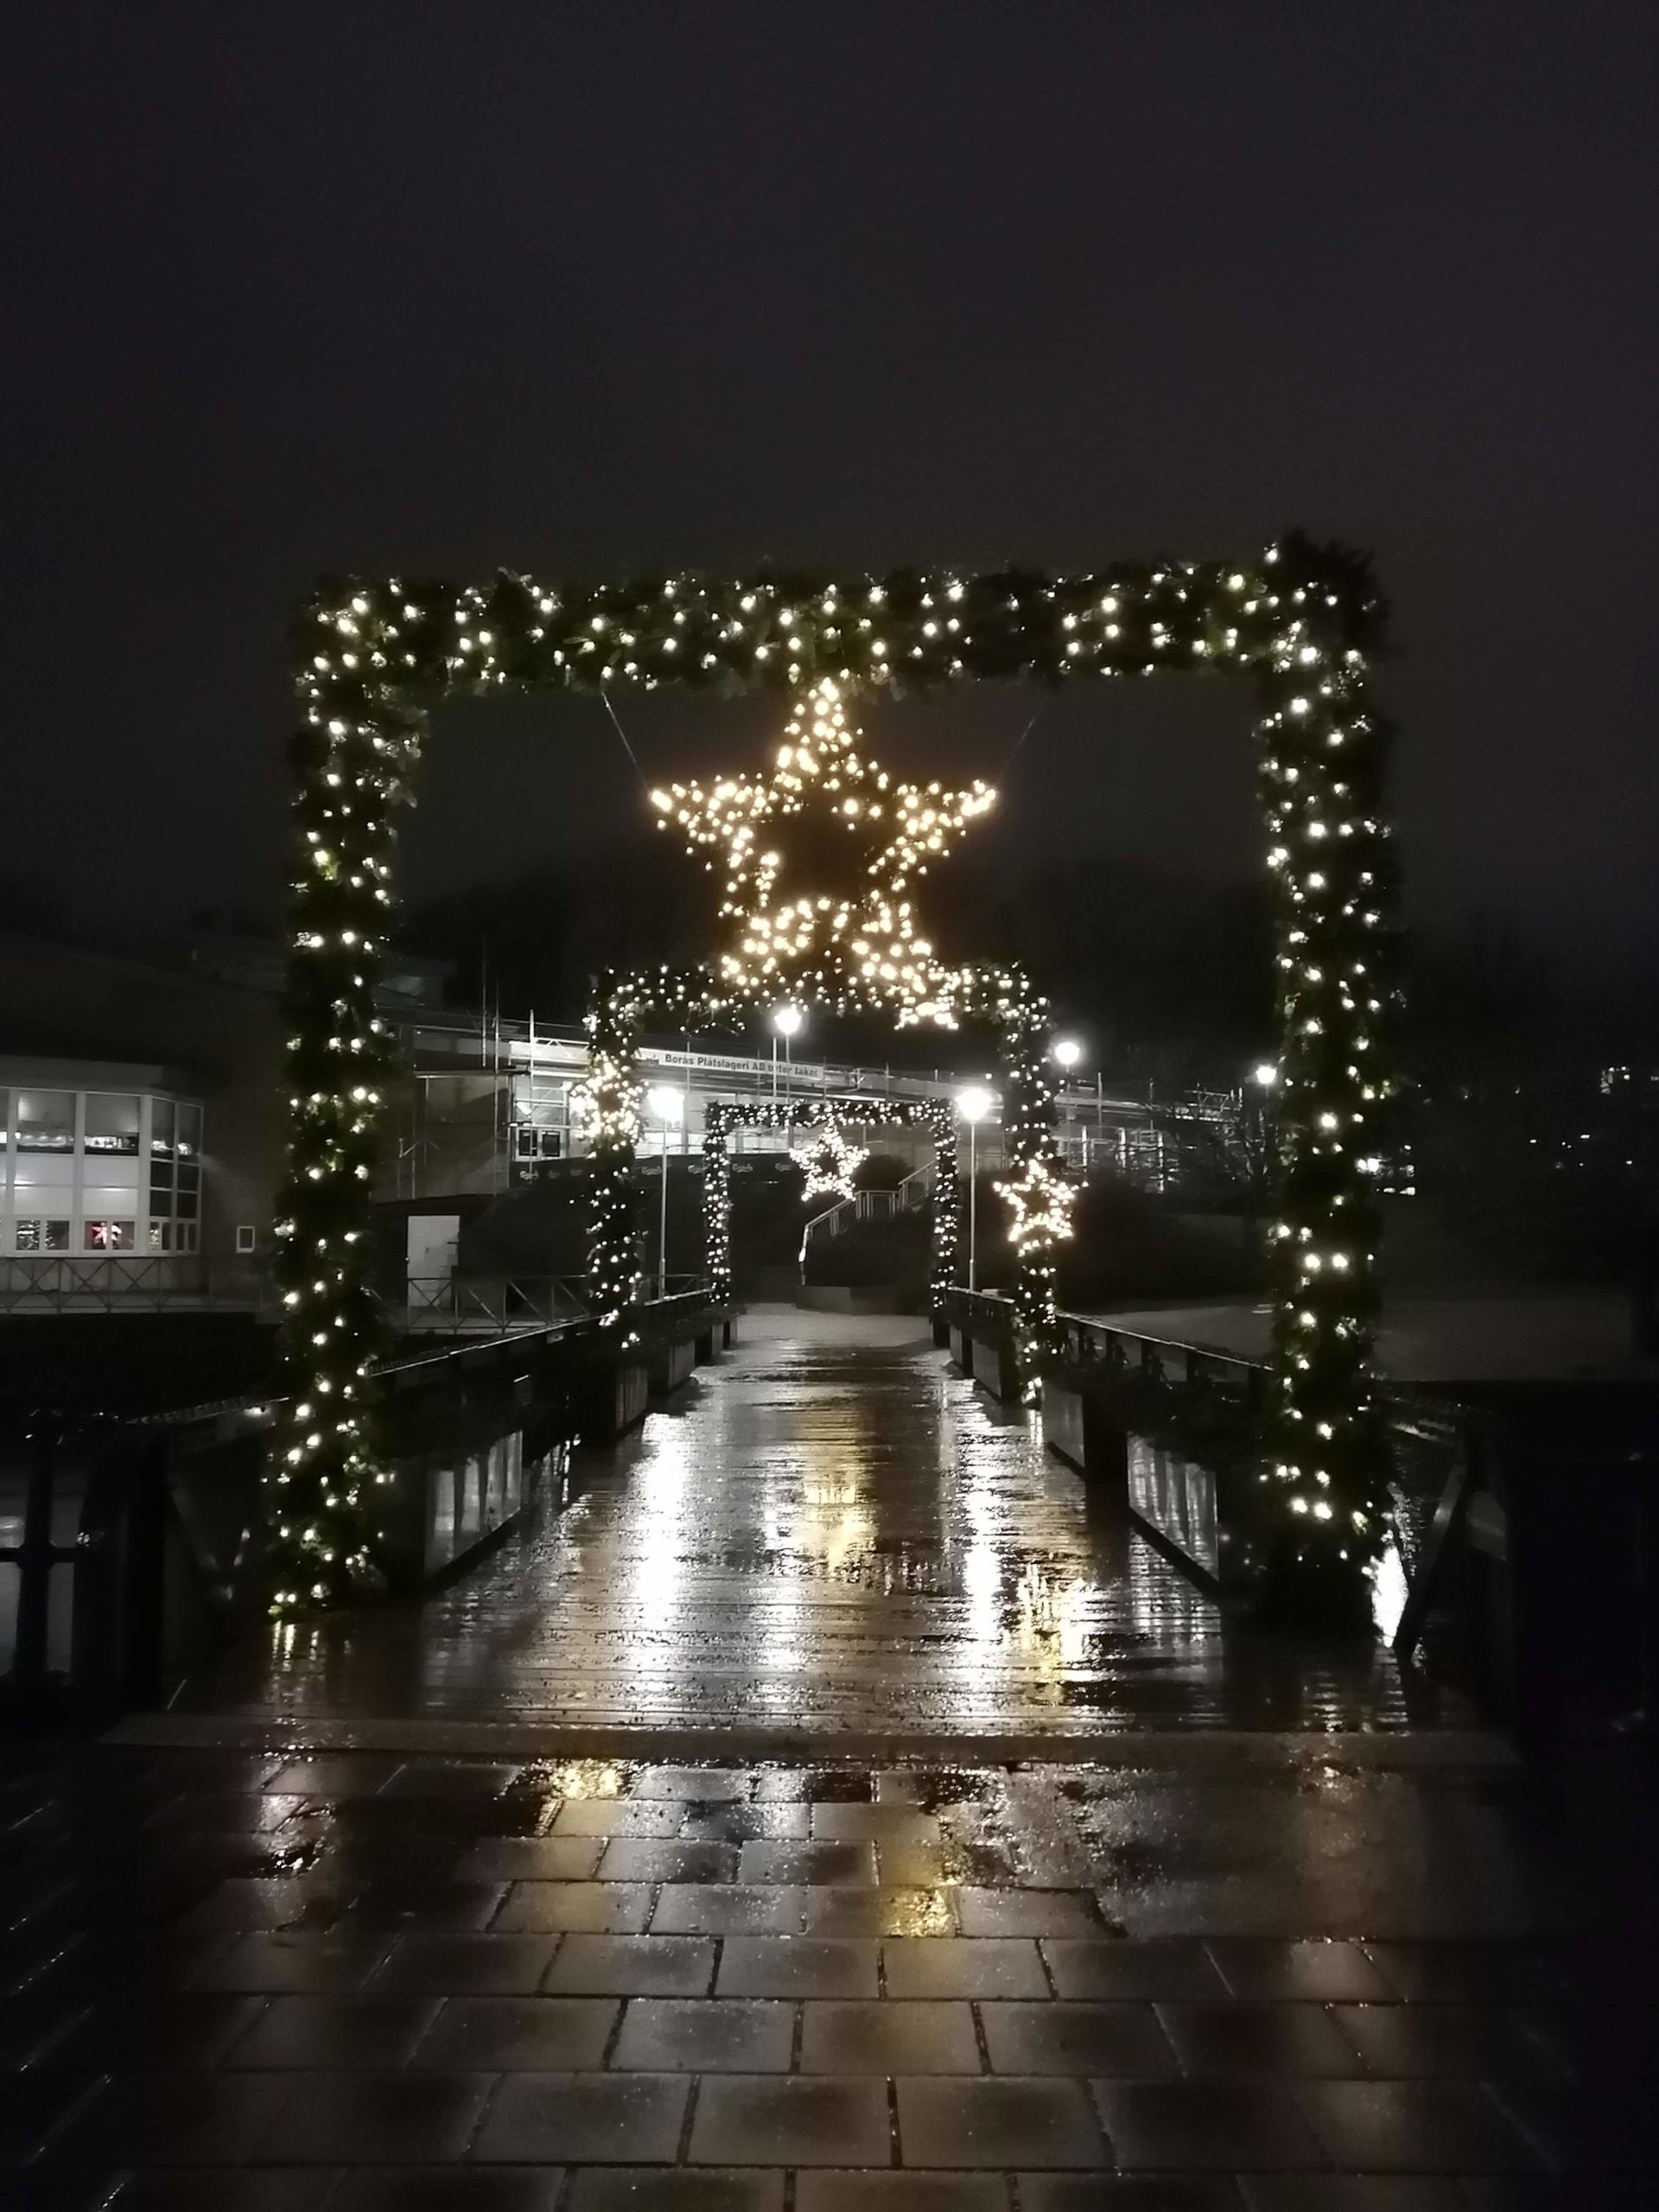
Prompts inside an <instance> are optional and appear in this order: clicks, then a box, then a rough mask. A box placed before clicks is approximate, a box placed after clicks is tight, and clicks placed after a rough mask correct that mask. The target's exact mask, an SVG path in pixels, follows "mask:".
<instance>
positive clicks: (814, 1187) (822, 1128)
mask: <svg viewBox="0 0 1659 2212" xmlns="http://www.w3.org/2000/svg"><path fill="white" fill-rule="evenodd" d="M789 1156H790V1158H791V1160H793V1161H794V1163H795V1165H796V1166H798V1168H799V1169H800V1171H801V1173H802V1174H803V1175H804V1177H805V1178H806V1182H805V1185H804V1188H803V1190H802V1192H801V1196H802V1198H828V1197H831V1196H833V1197H835V1198H852V1197H853V1196H855V1193H856V1192H857V1189H858V1185H857V1184H856V1183H855V1182H854V1180H853V1178H854V1176H855V1175H856V1174H857V1173H858V1171H859V1169H860V1168H861V1166H863V1165H864V1162H865V1161H866V1160H868V1158H869V1156H870V1155H869V1151H868V1147H866V1146H863V1145H856V1144H849V1143H848V1141H847V1140H846V1138H845V1137H844V1136H842V1134H841V1131H840V1130H839V1129H838V1128H836V1124H835V1123H834V1122H821V1123H819V1124H818V1125H817V1126H816V1127H815V1128H812V1129H810V1131H809V1132H808V1134H807V1137H806V1140H805V1141H804V1143H802V1144H798V1145H791V1147H790V1152H789Z"/></svg>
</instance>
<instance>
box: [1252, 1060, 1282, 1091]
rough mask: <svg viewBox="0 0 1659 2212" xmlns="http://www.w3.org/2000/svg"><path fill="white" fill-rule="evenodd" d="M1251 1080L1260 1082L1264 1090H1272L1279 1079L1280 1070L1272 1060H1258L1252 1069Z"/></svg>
mask: <svg viewBox="0 0 1659 2212" xmlns="http://www.w3.org/2000/svg"><path fill="white" fill-rule="evenodd" d="M1250 1080H1251V1082H1252V1083H1256V1084H1260V1085H1261V1086H1262V1090H1272V1089H1273V1086H1274V1084H1275V1083H1277V1082H1278V1080H1279V1071H1278V1069H1277V1068H1276V1067H1274V1065H1273V1062H1272V1061H1271V1060H1258V1061H1257V1063H1256V1065H1255V1066H1254V1067H1253V1068H1252V1069H1251V1070H1250Z"/></svg>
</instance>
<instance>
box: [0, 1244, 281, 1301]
mask: <svg viewBox="0 0 1659 2212" xmlns="http://www.w3.org/2000/svg"><path fill="white" fill-rule="evenodd" d="M269 1303H270V1286H269V1283H268V1281H267V1280H266V1276H265V1274H264V1269H263V1268H261V1267H260V1266H259V1264H258V1263H257V1262H255V1261H252V1260H245V1261H241V1262H237V1263H235V1264H234V1265H218V1264H210V1263H209V1262H207V1261H205V1260H200V1259H195V1258H192V1257H188V1256H185V1257H178V1256H170V1257H161V1258H155V1257H150V1256H148V1255H145V1256H142V1257H141V1256H140V1255H137V1254H134V1255H132V1256H131V1257H130V1258H127V1257H123V1256H120V1255H113V1256H112V1255H100V1256H99V1257H98V1258H96V1259H94V1258H92V1257H90V1256H89V1257H88V1258H86V1259H80V1258H73V1259H71V1258H65V1259H49V1260H48V1259H40V1260H35V1259H8V1260H0V1313H172V1312H190V1311H198V1310H200V1309H201V1308H203V1307H215V1308H226V1307H236V1308H239V1309H241V1310H243V1311H245V1312H252V1311H254V1310H257V1308H260V1307H262V1306H266V1305H268V1304H269Z"/></svg>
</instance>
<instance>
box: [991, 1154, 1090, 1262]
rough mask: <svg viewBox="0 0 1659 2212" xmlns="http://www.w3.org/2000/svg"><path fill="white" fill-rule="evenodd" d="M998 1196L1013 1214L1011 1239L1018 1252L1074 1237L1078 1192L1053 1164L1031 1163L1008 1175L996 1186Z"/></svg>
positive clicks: (1009, 1227) (1010, 1224) (1009, 1230)
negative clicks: (1073, 1207)
mask: <svg viewBox="0 0 1659 2212" xmlns="http://www.w3.org/2000/svg"><path fill="white" fill-rule="evenodd" d="M996 1194H997V1196H998V1198H1006V1199H1007V1202H1008V1205H1009V1206H1010V1208H1011V1209H1012V1211H1013V1214H1014V1218H1013V1220H1012V1221H1011V1222H1010V1223H1009V1224H1008V1236H1009V1240H1010V1242H1011V1243H1013V1245H1014V1249H1015V1250H1016V1251H1023V1250H1024V1249H1025V1248H1026V1246H1027V1244H1028V1243H1052V1242H1053V1241H1054V1240H1055V1239H1056V1238H1058V1237H1062V1236H1070V1235H1071V1201H1072V1199H1073V1198H1074V1197H1075V1196H1076V1193H1075V1192H1074V1191H1073V1190H1072V1187H1071V1184H1070V1183H1068V1182H1067V1181H1066V1179H1065V1176H1064V1175H1063V1174H1062V1173H1060V1172H1059V1170H1058V1167H1057V1166H1055V1165H1054V1163H1053V1162H1052V1161H1051V1160H1044V1159H1042V1158H1040V1157H1039V1158H1037V1159H1034V1160H1027V1161H1026V1162H1025V1163H1024V1165H1023V1166H1021V1168H1020V1172H1019V1173H1018V1174H1017V1175H1008V1176H1005V1177H1004V1178H1003V1179H1001V1182H999V1183H998V1184H997V1185H996Z"/></svg>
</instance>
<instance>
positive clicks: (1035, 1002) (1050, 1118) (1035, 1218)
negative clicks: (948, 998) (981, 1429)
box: [992, 969, 1073, 1402]
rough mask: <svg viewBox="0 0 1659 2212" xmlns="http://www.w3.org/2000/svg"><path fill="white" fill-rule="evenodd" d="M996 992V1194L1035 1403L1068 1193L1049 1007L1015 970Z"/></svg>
mask: <svg viewBox="0 0 1659 2212" xmlns="http://www.w3.org/2000/svg"><path fill="white" fill-rule="evenodd" d="M993 992H994V1003H993V1007H992V1012H993V1015H994V1018H995V1022H996V1025H997V1030H998V1033H999V1036H1000V1039H1001V1060H1002V1071H1003V1076H1002V1080H1003V1099H1002V1142H1003V1148H1004V1151H1005V1152H1006V1154H1007V1159H1008V1162H1009V1166H1010V1169H1011V1173H1008V1174H1006V1175H1004V1176H1003V1177H1002V1178H1001V1179H1000V1180H999V1181H998V1183H997V1185H996V1192H997V1196H998V1197H999V1198H1005V1199H1007V1203H1008V1206H1009V1209H1010V1211H1011V1214H1012V1218H1011V1220H1010V1221H1009V1224H1008V1236H1009V1240H1010V1242H1011V1243H1013V1245H1014V1253H1015V1256H1016V1258H1017V1259H1018V1262H1019V1270H1018V1273H1017V1274H1015V1276H1014V1357H1015V1360H1016V1362H1017V1363H1018V1365H1019V1370H1020V1377H1021V1381H1022V1387H1023V1391H1024V1395H1025V1396H1026V1398H1027V1400H1028V1401H1031V1402H1035V1400H1036V1399H1037V1398H1038V1397H1039V1395H1040V1394H1041V1389H1042V1372H1043V1369H1044V1367H1045V1365H1046V1363H1047V1361H1048V1359H1049V1357H1050V1355H1051V1353H1052V1351H1053V1349H1054V1345H1055V1341H1056V1335H1057V1331H1056V1323H1055V1278H1056V1275H1057V1274H1058V1267H1057V1264H1056V1259H1055V1249H1056V1247H1057V1246H1058V1244H1059V1243H1061V1241H1062V1240H1063V1239H1064V1238H1065V1237H1067V1236H1070V1235H1071V1200H1072V1195H1073V1194H1072V1191H1071V1185H1070V1184H1069V1183H1068V1182H1067V1181H1066V1179H1065V1170H1064V1168H1063V1166H1061V1162H1060V1157H1059V1154H1058V1149H1057V1148H1056V1146H1055V1143H1054V1101H1055V1087H1054V1079H1053V1075H1052V1062H1051V1060H1050V1058H1049V1054H1048V1027H1049V1005H1048V1001H1047V1000H1046V998H1044V997H1043V996H1042V995H1041V994H1040V992H1038V991H1035V990H1033V988H1032V986H1031V984H1030V982H1028V980H1027V977H1026V976H1024V975H1022V974H1021V973H1020V971H1019V970H1018V969H1005V970H1001V971H1000V972H998V973H997V974H996V976H995V982H994V985H993Z"/></svg>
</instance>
